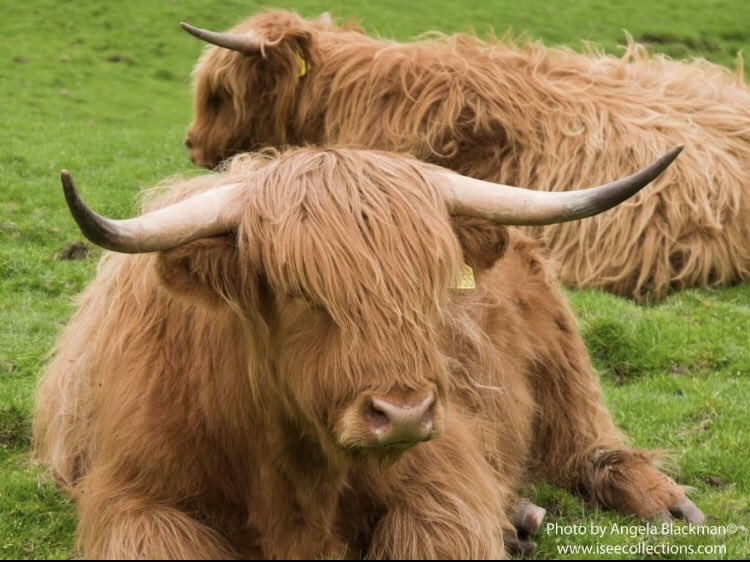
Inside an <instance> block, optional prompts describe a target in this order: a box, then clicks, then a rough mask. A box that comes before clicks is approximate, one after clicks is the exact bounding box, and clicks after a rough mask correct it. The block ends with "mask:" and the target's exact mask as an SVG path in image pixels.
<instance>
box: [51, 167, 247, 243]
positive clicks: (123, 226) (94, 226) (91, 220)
mask: <svg viewBox="0 0 750 562" xmlns="http://www.w3.org/2000/svg"><path fill="white" fill-rule="evenodd" d="M60 179H61V180H62V185H63V192H64V193H65V200H66V201H67V203H68V208H69V209H70V213H71V214H72V215H73V218H74V219H75V221H76V223H78V227H79V228H80V229H81V232H82V233H83V235H84V236H85V237H86V238H88V239H89V240H91V241H92V242H93V243H94V244H96V245H97V246H101V247H102V248H106V249H107V250H112V251H115V252H122V253H125V254H140V253H145V252H159V251H162V250H169V249H170V248H175V247H177V246H180V245H181V244H185V243H186V242H190V241H191V240H196V239H198V238H204V237H208V236H216V235H218V234H223V233H225V232H229V231H231V230H233V229H234V228H236V226H237V224H238V221H239V215H238V209H239V208H240V207H241V206H239V205H237V204H236V202H237V197H238V194H239V193H240V192H241V191H242V184H239V183H233V184H227V185H223V186H220V187H218V188H216V189H213V190H211V191H207V192H205V193H200V194H198V195H194V196H193V197H190V198H188V199H185V200H183V201H179V202H178V203H175V204H173V205H170V206H168V207H164V208H163V209H157V210H156V211H152V212H150V213H146V214H144V215H141V216H139V217H136V218H132V219H126V220H112V219H108V218H105V217H102V216H101V215H98V214H97V213H95V212H94V211H92V210H91V209H90V208H89V207H88V206H87V205H86V203H84V202H83V200H82V199H81V197H80V196H79V195H78V190H77V189H76V186H75V183H73V178H72V177H71V175H70V173H69V172H68V171H67V170H63V171H62V173H61V174H60Z"/></svg>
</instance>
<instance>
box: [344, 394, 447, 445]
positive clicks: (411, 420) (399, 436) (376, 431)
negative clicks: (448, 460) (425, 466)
mask: <svg viewBox="0 0 750 562" xmlns="http://www.w3.org/2000/svg"><path fill="white" fill-rule="evenodd" d="M443 416H444V414H443V406H442V404H441V403H440V400H439V399H438V396H437V394H436V392H435V391H434V389H432V388H429V389H423V390H421V391H409V392H389V393H387V394H366V395H364V396H360V397H359V398H358V399H357V400H355V401H354V403H353V404H352V405H350V406H349V407H348V408H347V409H346V411H345V412H344V415H343V416H342V419H341V423H340V424H339V431H338V432H337V433H338V440H339V443H340V444H341V445H343V446H345V447H348V448H366V449H377V448H386V449H406V448H409V447H411V446H413V445H416V444H417V443H421V442H423V441H429V440H430V439H434V438H435V437H437V436H438V435H440V433H441V432H442V430H443Z"/></svg>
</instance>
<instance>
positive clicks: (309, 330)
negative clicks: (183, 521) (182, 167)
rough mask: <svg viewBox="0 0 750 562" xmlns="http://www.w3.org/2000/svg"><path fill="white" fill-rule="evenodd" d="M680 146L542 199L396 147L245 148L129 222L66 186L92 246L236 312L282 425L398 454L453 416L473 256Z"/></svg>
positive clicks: (590, 201)
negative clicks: (452, 356) (450, 331)
mask: <svg viewBox="0 0 750 562" xmlns="http://www.w3.org/2000/svg"><path fill="white" fill-rule="evenodd" d="M678 152H679V149H675V150H673V151H671V152H670V153H669V154H667V155H666V156H664V157H662V159H660V160H659V161H658V162H657V163H656V164H654V165H652V166H651V167H650V168H648V169H646V170H643V171H641V172H638V173H637V174H635V175H634V176H630V177H629V178H626V179H624V180H620V181H618V182H614V183H613V184H608V185H606V186H601V187H597V188H591V189H589V190H583V191H572V192H563V193H545V192H538V191H531V190H524V189H520V188H513V187H509V186H497V185H495V184H489V183H487V182H482V181H479V180H473V179H471V178H466V177H463V176H460V175H458V174H455V173H453V172H448V171H446V170H443V169H441V168H437V167H434V166H430V165H427V164H424V163H421V162H418V161H416V160H413V159H410V158H407V157H404V156H399V155H394V154H388V153H381V152H375V151H364V150H354V149H343V148H342V149H331V150H315V149H297V150H294V151H290V152H287V153H286V154H283V155H282V156H281V157H279V158H278V159H276V160H272V161H269V162H268V163H266V164H265V165H259V164H258V162H259V160H260V158H261V157H260V156H247V157H239V158H237V159H235V160H234V161H233V163H232V164H231V165H230V167H229V168H228V169H227V171H226V172H225V173H224V174H221V175H216V176H209V177H208V179H203V180H201V181H203V182H204V183H203V188H204V189H205V191H203V192H202V193H199V194H195V195H193V196H191V197H187V198H185V199H183V200H182V201H179V202H176V203H173V204H171V205H168V206H165V207H163V208H161V209H158V210H156V211H152V212H151V213H147V214H145V215H142V216H140V217H138V218H135V219H129V220H125V221H112V220H109V219H105V218H103V217H100V216H99V215H96V214H95V213H94V212H93V211H91V210H90V209H89V208H88V207H86V206H85V204H83V202H82V201H81V200H80V198H79V197H78V194H77V191H76V189H75V187H74V186H73V184H72V180H71V179H70V176H69V175H68V174H67V173H64V174H63V184H64V187H65V194H66V198H67V200H68V204H69V207H70V209H71V211H72V213H73V215H74V217H75V219H76V221H77V222H78V224H79V226H80V227H81V229H82V231H83V232H84V234H85V235H86V236H87V237H88V238H89V239H91V240H92V241H94V242H96V243H97V244H99V245H102V246H104V247H106V248H109V249H113V250H116V251H122V252H137V253H142V252H159V254H158V256H157V257H156V259H155V260H154V263H155V267H156V270H157V271H158V274H159V276H160V278H161V280H162V283H163V285H164V286H165V287H166V288H167V289H168V290H169V291H171V292H172V293H173V294H176V295H179V296H180V298H185V299H188V300H189V301H190V302H191V304H192V305H194V306H201V307H207V309H210V308H211V307H214V308H216V307H221V308H223V309H224V311H225V312H226V313H229V314H236V315H239V316H240V318H241V320H242V324H243V325H245V326H247V334H248V338H247V347H248V353H250V354H251V355H252V357H253V360H252V361H251V365H252V369H251V373H250V377H251V381H252V383H253V384H254V387H255V394H256V396H257V397H258V398H259V400H261V401H262V402H265V403H267V404H271V405H273V406H272V407H271V408H269V415H270V416H276V417H278V421H279V423H278V424H277V426H278V427H281V428H283V427H286V428H293V429H291V430H293V431H297V432H299V431H303V432H304V433H308V434H309V437H313V438H315V439H317V440H318V441H319V442H320V443H321V444H323V445H324V446H326V447H329V448H335V449H337V450H345V451H358V452H363V451H368V452H380V453H383V452H386V453H392V452H393V451H399V450H403V449H405V448H408V447H409V446H411V445H414V444H415V443H418V442H420V441H425V440H428V439H431V438H433V437H435V436H437V435H438V434H439V433H440V431H441V429H442V427H443V424H444V423H446V408H447V406H448V404H447V394H448V386H449V383H448V381H447V380H446V364H445V362H446V357H445V356H444V347H443V335H444V331H445V328H444V322H443V321H444V317H443V315H444V312H445V310H446V305H447V304H448V303H449V302H450V300H451V287H452V286H453V284H454V283H455V281H456V279H457V277H458V274H459V271H460V269H461V266H462V263H463V262H468V263H470V264H472V265H473V266H474V267H475V268H478V269H479V270H480V271H478V272H477V275H480V276H481V270H482V269H485V268H488V267H491V266H492V264H493V263H494V261H495V260H496V259H497V258H498V257H500V255H501V254H502V252H503V251H504V248H505V241H506V233H505V227H504V226H503V225H504V224H545V223H549V222H558V221H562V220H572V219H576V218H581V217H583V216H589V215H591V214H595V213H597V212H601V211H602V210H603V209H605V208H608V207H611V206H613V205H615V204H617V203H618V202H619V201H621V200H623V199H624V198H626V197H628V196H630V195H632V194H633V193H635V192H636V191H638V190H639V189H640V188H641V187H642V186H643V185H645V184H646V183H648V182H649V181H650V180H651V179H653V177H655V175H657V174H658V173H659V172H660V171H661V170H663V169H664V168H666V166H667V165H668V164H669V163H670V162H671V161H672V160H673V159H674V158H675V157H676V155H677V153H678ZM451 215H453V217H451ZM300 428H302V429H300Z"/></svg>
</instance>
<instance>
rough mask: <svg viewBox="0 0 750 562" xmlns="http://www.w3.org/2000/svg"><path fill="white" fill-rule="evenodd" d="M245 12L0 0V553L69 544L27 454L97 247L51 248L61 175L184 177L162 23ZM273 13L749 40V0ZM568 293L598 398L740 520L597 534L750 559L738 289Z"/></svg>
mask: <svg viewBox="0 0 750 562" xmlns="http://www.w3.org/2000/svg"><path fill="white" fill-rule="evenodd" d="M264 5H274V2H271V3H268V4H264ZM278 5H279V6H281V4H280V3H279V4H278ZM259 7H260V5H259V4H256V3H254V2H238V1H234V0H224V1H216V0H211V1H204V0H202V1H198V0H191V1H185V2H179V1H161V2H152V1H146V0H133V1H131V2H128V3H114V2H110V3H100V2H93V1H84V0H78V1H76V2H53V1H51V0H25V1H19V0H3V2H2V3H0V30H1V31H2V33H0V123H1V124H2V125H1V126H0V171H2V178H3V179H2V182H1V183H0V558H11V559H12V558H65V557H70V556H71V555H73V536H74V530H75V515H74V509H73V507H72V506H70V505H69V504H68V503H66V501H65V500H64V498H63V497H62V496H61V495H60V494H59V493H58V492H57V491H56V490H55V488H54V486H52V485H51V484H49V483H47V482H46V481H45V479H44V478H43V477H42V475H41V472H40V470H39V469H38V468H37V467H35V466H34V465H33V463H32V462H31V459H30V455H29V446H30V432H29V427H30V422H29V420H30V412H31V409H32V396H33V390H34V387H35V384H36V380H37V378H38V375H39V373H40V369H41V368H42V365H43V364H44V361H45V356H46V354H47V353H48V351H49V349H50V347H51V346H52V344H53V342H54V340H55V337H56V335H57V333H58V332H59V330H60V328H61V327H62V326H63V324H64V323H65V322H66V320H67V319H68V317H69V316H70V314H71V311H72V298H73V297H74V295H76V294H77V293H78V292H79V291H80V290H81V289H82V288H83V287H84V285H85V284H86V283H87V281H88V280H89V279H91V277H92V276H93V274H94V271H95V268H96V262H97V259H98V256H99V255H100V254H99V252H98V251H96V250H93V251H92V252H91V253H90V255H89V257H88V258H86V259H84V260H79V261H68V260H58V259H56V254H57V253H58V252H59V251H61V250H63V249H64V248H65V247H66V246H68V245H69V244H70V243H71V242H74V241H76V240H78V239H79V238H80V235H79V233H78V231H77V229H76V227H75V226H74V224H73V222H72V220H71V219H70V217H69V215H68V213H67V211H66V209H65V206H64V203H63V199H62V196H61V193H60V188H59V184H58V174H59V171H60V169H61V168H68V169H70V170H71V171H72V172H74V174H75V175H76V178H77V179H78V182H79V184H80V187H81V189H82V191H83V193H84V196H85V197H86V199H87V200H88V202H89V203H91V204H92V206H93V207H94V208H96V209H98V210H100V211H102V212H104V213H106V214H110V215H114V216H125V215H128V214H129V213H130V212H132V211H133V210H134V208H135V206H134V201H135V198H136V194H137V193H138V190H139V188H141V187H144V186H149V185H152V184H154V183H156V182H157V181H159V180H161V179H163V178H164V177H165V176H167V175H170V174H173V173H175V172H186V173H196V171H195V170H194V169H193V168H192V166H191V165H190V163H189V162H188V161H187V159H186V156H185V154H184V151H183V149H182V139H183V136H184V132H185V129H186V127H187V124H188V122H189V120H190V114H191V106H190V72H191V67H192V65H193V63H194V61H195V60H196V58H197V57H198V55H199V53H200V52H201V49H202V45H201V44H199V43H198V42H197V41H196V40H194V39H192V38H190V37H189V36H187V35H186V34H184V33H183V32H181V31H180V30H179V28H178V26H177V23H178V22H179V21H180V20H187V21H190V22H192V23H194V24H196V25H201V26H206V27H214V28H220V29H221V28H226V27H228V26H229V25H231V24H232V23H233V22H235V21H236V20H238V19H240V18H242V17H244V16H245V15H249V14H250V13H252V12H254V11H255V10H257V9H258V8H259ZM284 7H287V8H290V7H291V8H294V9H296V10H298V11H300V12H301V13H302V14H304V15H307V16H313V15H317V14H319V13H320V12H322V11H324V10H331V11H332V12H333V13H334V15H336V16H340V17H344V18H353V19H358V20H359V21H360V22H361V23H362V24H363V25H364V27H365V28H366V29H367V30H368V32H371V33H375V32H377V33H380V34H382V35H384V36H387V37H395V38H398V39H408V38H410V37H413V36H415V35H417V34H419V33H421V32H424V31H427V30H432V29H437V30H441V31H445V32H452V31H457V30H464V31H466V30H473V31H475V32H477V33H479V34H486V33H487V31H488V29H489V28H490V26H491V27H493V28H494V29H495V30H496V31H498V32H502V31H504V30H505V29H506V28H508V27H512V28H513V30H514V31H515V32H517V33H520V32H526V33H528V35H529V36H531V37H533V38H540V39H543V40H544V41H545V42H546V43H548V44H567V45H570V46H572V47H574V48H580V47H581V46H582V43H581V40H589V41H593V42H595V43H598V44H601V45H602V46H603V47H604V48H605V49H607V50H608V51H610V52H615V53H616V52H618V47H617V46H618V44H621V43H622V42H623V41H624V33H623V30H627V31H629V32H630V33H631V34H632V35H633V37H635V38H636V39H641V40H648V41H649V42H650V43H651V44H652V47H653V49H654V50H659V51H664V52H667V53H669V54H671V55H673V56H678V57H684V56H696V55H703V56H705V57H706V58H708V59H710V60H712V61H715V62H717V63H720V64H725V65H729V66H731V65H733V62H734V60H735V55H736V53H737V51H739V50H744V51H745V53H750V26H749V25H748V24H749V23H750V2H748V1H747V0H665V1H663V2H646V1H644V0H631V1H628V2H623V1H621V0H575V1H559V0H554V1H553V0H527V1H526V2H516V1H512V0H495V1H490V0H479V1H476V2H471V3H468V2H467V3H465V4H464V3H460V2H449V1H442V0H424V1H423V2H420V3H414V5H412V6H409V5H407V3H405V2H402V1H399V2H396V1H395V0H382V1H380V2H366V1H363V0H356V1H350V2H346V3H343V2H339V3H327V2H316V1H307V2H303V1H296V2H288V3H286V4H284ZM745 187H746V188H747V187H748V186H745ZM570 297H571V300H572V303H573V306H574V308H575V310H576V312H577V314H578V316H579V318H580V323H581V328H582V330H583V333H584V336H585V337H586V340H587V342H588V344H589V346H590V349H591V353H592V355H593V357H594V360H595V362H596V365H597V368H598V369H599V372H600V373H601V376H602V379H603V384H604V387H605V391H606V395H607V401H608V404H609V406H610V408H611V409H612V411H613V412H614V413H615V415H616V417H617V419H618V420H619V422H620V423H621V425H622V427H623V428H624V429H625V430H626V431H627V432H628V433H629V434H630V435H631V436H632V440H633V442H634V443H635V444H637V445H639V446H644V447H654V448H662V449H665V450H667V451H670V452H671V453H672V454H673V464H674V470H675V474H676V475H677V476H678V478H679V480H680V481H681V482H683V483H685V484H688V485H690V486H692V487H694V488H695V490H694V492H693V494H692V497H693V499H694V500H695V501H696V503H698V504H699V505H700V506H701V507H702V508H703V509H704V511H705V512H706V513H707V514H709V522H710V523H711V524H712V525H718V524H723V525H737V526H738V528H737V532H736V533H733V534H727V535H723V536H716V537H695V536H693V537H677V536H673V537H668V538H666V539H665V538H664V537H649V538H647V539H643V538H642V537H640V538H632V537H623V536H620V535H614V534H612V533H608V534H607V535H606V536H605V537H604V538H603V539H600V540H599V542H601V543H602V544H606V545H609V546H611V547H615V546H617V545H620V546H623V545H628V546H637V545H638V543H640V542H643V541H644V540H645V542H646V543H649V544H655V543H656V542H659V541H667V542H669V543H672V544H674V545H683V546H685V547H693V548H697V547H698V546H699V545H702V544H710V545H723V546H725V547H726V553H725V554H723V555H722V554H715V555H714V556H716V557H718V558H748V557H750V532H748V530H747V528H748V527H750V463H749V462H748V457H749V456H750V416H749V415H748V408H750V285H747V284H745V285H743V286H738V287H734V288H728V289H725V290H721V291H686V292H683V293H681V294H677V295H675V296H673V297H671V298H669V299H668V300H667V301H666V302H664V303H661V304H659V305H654V306H637V305H635V304H633V303H631V302H628V301H625V300H622V299H618V298H615V297H612V296H610V295H605V294H601V293H596V292H588V291H586V292H576V291H572V292H571V293H570ZM535 500H536V501H537V503H540V504H542V505H545V506H546V507H547V508H548V520H549V521H550V522H558V523H560V524H562V525H572V524H582V523H583V524H586V525H588V524H590V523H591V522H595V523H597V524H604V523H607V524H611V523H618V524H634V523H635V522H634V521H632V520H628V519H625V518H622V517H618V516H614V515H612V514H610V513H602V512H598V511H596V510H590V509H587V508H586V507H585V506H584V505H583V503H582V502H581V501H580V500H579V499H578V498H575V497H573V496H570V495H568V494H566V493H563V492H560V491H559V490H554V489H552V488H549V487H546V486H540V487H539V488H538V490H537V491H536V495H535ZM594 542H596V539H594V538H593V537H592V536H591V535H586V536H579V535H576V536H571V535H569V534H565V530H564V529H558V530H551V531H550V532H548V533H543V534H542V536H541V537H540V539H539V551H538V556H539V557H540V558H554V557H558V556H562V555H561V554H559V552H558V550H557V548H558V546H560V545H577V544H579V545H590V544H594ZM581 556H583V557H588V558H597V557H598V556H593V555H589V556H585V555H580V554H579V555H578V556H577V557H581ZM604 557H605V558H607V557H611V558H619V557H621V556H607V555H604ZM626 557H627V558H639V559H640V558H641V556H639V555H629V556H626ZM673 557H675V558H677V557H678V556H673ZM683 557H684V555H683ZM688 558H710V556H703V555H698V554H695V555H692V556H690V555H688Z"/></svg>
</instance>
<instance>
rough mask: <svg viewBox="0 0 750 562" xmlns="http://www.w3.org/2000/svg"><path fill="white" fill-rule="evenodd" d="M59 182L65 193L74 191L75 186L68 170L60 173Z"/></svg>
mask: <svg viewBox="0 0 750 562" xmlns="http://www.w3.org/2000/svg"><path fill="white" fill-rule="evenodd" d="M60 181H61V182H62V184H63V189H65V191H71V190H72V191H75V189H76V186H75V184H74V183H73V176H72V175H71V174H70V172H69V171H68V170H62V171H61V172H60Z"/></svg>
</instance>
